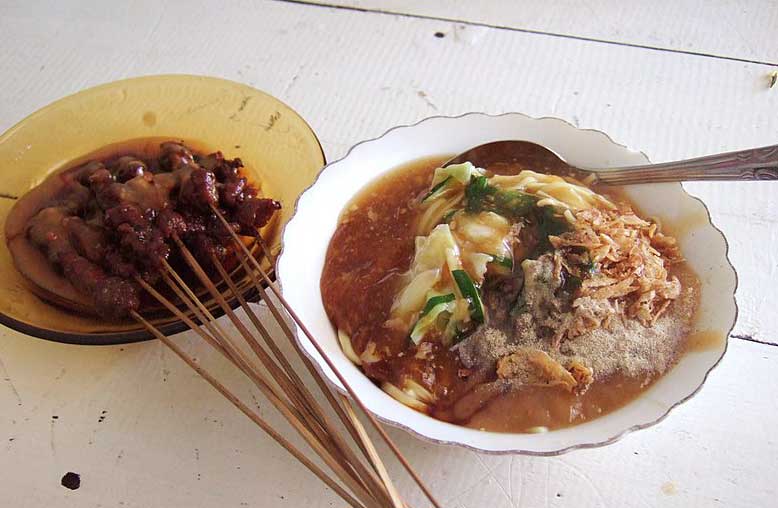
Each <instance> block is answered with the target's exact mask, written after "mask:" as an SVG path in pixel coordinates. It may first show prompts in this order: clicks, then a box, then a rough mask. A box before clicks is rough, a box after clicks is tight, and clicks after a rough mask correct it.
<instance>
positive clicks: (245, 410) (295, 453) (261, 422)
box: [132, 311, 364, 508]
mask: <svg viewBox="0 0 778 508" xmlns="http://www.w3.org/2000/svg"><path fill="white" fill-rule="evenodd" d="M132 316H133V318H135V319H136V320H137V321H139V322H140V323H141V324H143V325H144V326H145V327H146V328H147V329H148V330H149V331H150V332H151V333H152V334H153V335H154V336H155V337H157V338H158V339H159V340H160V341H162V343H163V344H165V345H166V346H167V347H168V348H170V349H171V350H172V351H173V352H174V353H175V354H176V355H178V357H179V358H181V359H182V360H183V361H184V362H185V363H186V364H187V365H189V366H190V367H191V368H192V369H194V370H195V372H197V373H198V374H199V375H200V376H201V377H202V378H203V379H205V380H206V381H207V382H208V383H209V384H210V385H211V386H213V387H214V388H215V389H216V390H217V391H218V392H219V393H221V394H222V395H223V396H224V397H226V398H227V400H229V401H230V402H232V404H233V405H235V407H237V408H238V409H240V410H241V411H242V412H243V414H245V415H246V416H247V417H249V418H250V419H251V420H252V421H253V422H254V423H256V424H257V425H258V426H259V427H260V428H261V429H262V430H263V431H265V433H267V434H268V435H269V436H270V437H271V438H273V440H275V441H276V442H277V443H278V444H279V445H281V446H282V447H283V448H284V449H285V450H286V451H288V452H289V453H290V454H292V455H293V456H294V457H295V458H296V459H297V460H299V461H300V462H301V463H302V464H303V465H304V466H305V467H307V468H308V469H309V470H310V471H311V472H312V473H313V474H315V475H316V476H317V477H318V478H319V479H320V480H321V481H323V482H324V483H325V484H326V485H327V486H328V487H330V488H331V489H332V490H334V491H335V492H337V493H338V495H339V496H341V497H342V498H343V499H344V500H345V501H346V502H347V503H348V504H349V505H351V506H352V507H354V508H364V506H363V505H362V504H361V503H360V502H359V501H357V500H356V499H354V498H353V497H352V496H351V495H350V494H349V493H348V492H347V491H346V490H345V489H343V487H341V486H340V485H339V484H338V483H337V482H335V481H333V480H332V479H331V478H330V477H329V476H327V474H326V473H325V472H324V471H323V470H322V469H321V468H320V467H319V466H317V465H316V464H314V463H313V462H312V461H311V460H310V459H308V457H306V456H305V454H303V453H302V452H301V451H300V450H298V449H297V448H296V447H295V446H294V445H293V444H291V443H290V442H289V441H288V440H286V439H285V438H284V437H283V436H282V435H281V434H279V433H278V432H276V431H275V430H274V429H273V427H272V426H271V425H269V424H268V423H267V422H265V420H263V419H262V417H260V416H259V415H258V414H256V413H255V412H254V411H252V410H251V409H249V407H248V406H246V405H245V404H244V403H243V402H241V401H240V399H238V398H237V397H236V396H235V395H233V394H232V392H230V391H229V390H228V389H227V388H226V387H225V386H224V385H223V384H221V383H220V382H219V381H217V380H216V378H214V377H213V376H212V375H211V374H209V373H208V372H207V371H206V370H205V369H203V368H202V367H201V366H200V365H198V364H197V362H196V361H195V360H194V359H193V358H192V357H190V356H189V355H187V354H186V353H185V352H184V351H183V350H182V349H181V348H179V347H178V346H177V345H176V344H175V343H174V342H173V341H172V340H170V339H169V338H168V337H165V336H164V335H163V334H162V333H160V332H159V330H157V329H156V328H155V327H154V326H153V325H152V324H151V323H149V322H148V321H146V320H145V319H144V318H143V317H142V316H141V315H140V314H138V313H137V312H134V311H133V313H132Z"/></svg>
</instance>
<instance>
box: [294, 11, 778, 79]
mask: <svg viewBox="0 0 778 508" xmlns="http://www.w3.org/2000/svg"><path fill="white" fill-rule="evenodd" d="M295 1H298V0H295ZM299 1H301V2H302V3H309V4H312V5H330V6H339V7H345V8H351V9H360V10H368V11H372V12H383V13H388V14H401V15H410V16H419V17H425V18H430V19H437V20H440V21H441V22H442V23H441V24H440V30H441V33H443V34H446V33H447V32H450V31H451V30H452V29H453V24H455V23H457V22H463V23H469V24H472V23H477V24H484V25H488V26H494V27H503V28H506V29H515V30H522V31H527V32H537V33H541V34H553V35H558V36H562V37H574V38H580V39H594V40H598V41H607V42H611V43H616V44H629V45H635V46H642V47H645V48H655V49H668V50H673V51H681V52H689V53H699V54H705V55H711V56H718V57H723V58H733V59H741V60H750V61H757V62H762V63H772V64H773V65H778V46H776V45H775V44H773V43H772V42H773V41H775V30H776V27H778V3H776V2H773V1H771V0H755V1H750V2H731V1H728V0H714V1H711V0H687V1H683V2H669V1H658V2H637V1H631V2H623V1H619V0H587V1H578V0H562V1H555V2H543V1H537V0H536V1H523V2H517V1H505V0H482V1H478V2H467V1H462V0H436V1H434V2H418V1H414V0H313V1H311V0H299Z"/></svg>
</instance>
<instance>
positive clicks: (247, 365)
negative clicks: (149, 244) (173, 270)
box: [139, 279, 381, 508]
mask: <svg viewBox="0 0 778 508" xmlns="http://www.w3.org/2000/svg"><path fill="white" fill-rule="evenodd" d="M139 283H140V284H141V286H142V287H144V289H146V290H147V291H149V293H151V294H152V296H154V297H155V298H157V300H159V301H160V303H162V304H163V305H164V306H166V307H167V308H168V310H170V311H171V312H173V313H174V314H175V315H176V316H177V317H179V318H180V319H182V320H183V321H184V322H185V323H186V324H187V325H189V326H192V327H194V328H193V329H194V330H195V331H196V332H197V333H198V334H199V335H200V336H201V337H203V339H205V340H206V342H208V343H209V344H210V345H212V346H213V342H214V341H216V342H219V340H218V339H214V338H213V337H210V336H209V335H208V334H206V333H205V332H203V331H202V329H201V328H199V327H197V326H196V325H195V324H194V323H193V322H192V321H191V319H189V318H188V317H187V316H186V315H185V314H184V313H182V312H181V311H180V310H179V309H178V308H176V307H175V305H173V304H172V302H170V301H169V300H168V299H167V298H165V297H164V296H163V295H161V294H160V293H159V292H158V291H156V290H155V289H154V288H153V287H151V286H150V285H148V283H146V282H145V281H143V280H142V279H139ZM155 335H156V334H155ZM219 338H220V339H221V344H222V346H223V349H224V350H226V351H227V353H228V354H227V358H228V359H231V360H232V361H233V362H234V363H235V362H237V363H236V365H237V366H238V368H239V369H241V370H242V371H243V372H244V374H246V375H247V376H248V377H249V378H250V379H251V380H252V382H254V384H255V385H256V386H257V387H258V388H259V389H260V391H261V392H262V393H263V395H265V397H266V398H267V399H268V400H269V401H270V402H271V404H273V406H274V407H275V408H276V410H278V411H279V413H281V414H282V416H284V418H285V419H286V420H287V421H288V422H289V423H290V424H291V426H292V427H293V428H294V429H295V430H296V431H297V432H298V433H299V434H300V435H301V436H302V437H303V439H304V440H305V441H306V442H307V444H308V445H309V446H310V447H311V448H312V449H313V450H314V451H315V452H316V453H317V454H318V455H319V456H320V457H321V458H322V460H323V461H324V462H325V463H326V464H327V466H328V467H329V468H330V469H331V470H332V471H333V472H334V473H335V474H336V475H337V476H338V478H339V479H340V480H341V481H342V482H343V483H344V484H345V485H347V486H348V487H349V489H350V490H351V492H353V493H354V495H356V496H357V497H358V498H359V499H360V500H361V502H362V503H363V504H364V506H365V507H366V508H381V505H380V504H377V501H376V500H375V498H374V497H373V496H372V494H371V493H370V492H369V491H368V490H366V489H365V488H364V487H363V486H362V484H361V483H360V482H359V481H357V480H356V478H355V477H354V476H352V475H351V474H350V473H349V472H348V469H347V466H345V465H344V464H343V463H341V462H339V461H338V460H337V458H336V457H333V456H332V455H331V453H330V451H329V450H327V449H326V448H325V447H324V446H322V444H321V443H320V442H319V440H318V439H317V438H316V437H315V436H314V435H313V434H312V433H311V432H310V430H309V429H308V428H307V426H306V425H305V424H304V423H302V421H301V420H302V419H301V417H299V411H298V410H297V408H294V407H293V406H290V405H288V404H287V403H286V402H285V401H284V400H283V399H282V398H280V397H278V396H276V394H275V393H274V392H273V390H272V386H271V385H269V384H268V383H267V380H266V379H265V378H264V376H262V374H261V373H260V372H259V371H258V369H256V368H255V367H253V366H252V365H251V362H250V360H247V359H246V358H245V357H244V355H243V354H242V352H241V351H240V350H236V349H235V348H234V346H233V345H232V344H231V343H230V340H229V337H228V336H220V337H219ZM215 349H217V350H218V349H219V348H215ZM198 373H199V372H198ZM217 389H218V388H217Z"/></svg>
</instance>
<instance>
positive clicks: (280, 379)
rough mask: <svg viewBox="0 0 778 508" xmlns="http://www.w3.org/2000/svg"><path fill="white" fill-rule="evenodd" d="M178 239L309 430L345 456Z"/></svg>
mask: <svg viewBox="0 0 778 508" xmlns="http://www.w3.org/2000/svg"><path fill="white" fill-rule="evenodd" d="M174 240H175V241H176V243H177V244H178V247H179V251H180V252H181V254H183V256H184V259H185V260H186V262H187V264H188V265H189V267H190V268H191V269H192V270H193V271H194V272H195V275H196V276H197V277H198V278H199V279H200V282H201V283H202V284H203V285H204V286H205V287H206V289H208V291H209V292H210V293H211V295H212V296H213V298H215V299H216V300H217V302H218V303H219V305H220V306H221V307H222V308H223V310H224V311H225V313H226V314H227V316H228V318H229V319H230V320H231V321H232V322H233V324H234V325H235V327H236V328H237V329H238V332H239V333H240V334H241V335H242V336H243V338H244V340H245V341H246V342H247V343H248V344H249V347H250V348H251V349H252V351H253V352H254V353H255V354H256V355H257V357H258V358H259V359H260V361H261V363H262V365H263V366H264V367H265V368H266V369H268V371H269V372H270V374H271V377H272V378H273V379H275V381H276V382H277V383H278V384H279V386H280V387H281V389H282V390H283V391H284V392H285V393H286V395H287V396H288V397H290V398H291V399H292V400H293V401H294V402H295V403H296V404H295V406H296V407H300V408H302V409H301V410H300V414H301V415H302V418H303V419H304V420H306V423H307V424H308V427H309V429H311V431H312V432H314V433H315V434H317V436H318V438H319V440H320V442H321V443H322V444H323V445H324V446H325V447H327V448H328V449H329V451H330V452H331V453H332V454H333V455H334V456H338V455H341V452H342V450H341V449H339V448H338V447H337V446H336V445H335V443H334V442H333V441H332V440H331V438H330V433H329V432H328V429H326V427H325V428H324V429H323V428H321V427H320V426H319V425H318V423H319V422H316V421H314V420H315V419H314V417H313V416H312V411H311V410H310V408H311V407H310V406H309V405H308V404H307V403H306V401H305V400H304V397H303V396H302V394H301V393H300V390H299V387H298V386H296V385H295V384H294V383H293V382H292V380H290V379H289V378H288V377H287V375H286V374H285V373H284V372H283V371H282V370H281V369H280V368H279V367H278V365H276V364H275V363H274V362H273V361H272V359H271V358H270V356H269V355H268V354H267V352H266V351H265V350H264V348H263V347H262V346H261V345H260V344H259V343H258V342H257V341H256V339H254V337H253V336H252V335H251V333H250V332H249V330H248V329H247V328H246V327H245V325H244V324H243V323H242V322H241V321H240V320H239V319H238V318H237V316H236V315H235V313H234V311H233V310H232V308H230V306H229V305H227V303H226V300H225V299H224V296H223V295H222V294H221V293H219V292H218V291H217V290H216V288H215V286H214V284H213V282H212V281H211V280H210V278H209V277H208V275H207V274H206V273H205V271H204V270H203V268H202V267H201V266H200V264H199V263H198V262H197V260H196V259H195V258H194V256H193V255H192V254H191V253H190V252H189V249H188V248H187V247H186V246H185V245H184V244H183V242H181V240H180V239H179V238H177V237H174ZM299 386H302V383H300V385H299Z"/></svg>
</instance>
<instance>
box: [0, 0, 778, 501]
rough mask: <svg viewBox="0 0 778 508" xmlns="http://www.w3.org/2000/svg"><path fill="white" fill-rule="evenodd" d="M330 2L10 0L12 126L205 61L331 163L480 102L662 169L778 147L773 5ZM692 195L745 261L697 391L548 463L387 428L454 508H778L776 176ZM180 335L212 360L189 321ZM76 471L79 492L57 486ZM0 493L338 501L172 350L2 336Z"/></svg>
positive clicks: (5, 114) (712, 1)
mask: <svg viewBox="0 0 778 508" xmlns="http://www.w3.org/2000/svg"><path fill="white" fill-rule="evenodd" d="M322 2H325V3H330V2H329V0H322ZM331 3H333V5H331V6H330V5H321V4H320V3H317V4H311V5H307V4H305V3H302V2H281V1H261V0H256V1H245V2H237V1H228V2H215V1H214V2H207V1H204V0H197V1H189V2H185V1H183V0H180V1H178V0H177V1H173V0H167V1H165V0H161V1H160V0H142V1H137V2H132V4H131V5H130V4H129V3H127V4H126V5H125V3H118V2H116V3H112V2H100V1H96V0H91V1H87V0H85V1H82V2H54V1H52V2H48V3H45V2H32V1H23V0H0V48H2V50H0V83H1V84H2V98H1V99H0V130H5V129H6V128H8V127H10V126H12V125H13V124H14V123H16V122H17V121H19V120H21V119H22V118H23V117H25V116H26V115H27V114H29V113H31V112H32V111H34V110H36V109H38V108H39V107H41V106H44V105H45V104H47V103H49V102H51V101H52V100H55V99H57V98H60V97H62V96H64V95H67V94H70V93H73V92H76V91H78V90H80V89H83V88H85V87H88V86H92V85H96V84H99V83H103V82H107V81H112V80H116V79H120V78H125V77H130V76H137V75H143V74H153V73H195V74H208V75H214V76H221V77H225V78H228V79H233V80H237V81H242V82H245V83H248V84H250V85H253V86H255V87H257V88H260V89H263V90H265V91H267V92H269V93H271V94H273V95H275V96H277V97H279V98H280V99H282V100H283V101H285V102H287V103H289V104H290V105H292V107H294V108H296V109H297V110H298V111H299V112H300V113H301V114H302V115H303V116H304V117H305V118H306V119H307V120H308V121H309V122H310V123H311V125H312V126H313V128H314V129H315V130H316V132H317V133H318V134H319V136H320V138H321V141H322V144H323V146H324V149H325V151H326V154H327V158H328V159H329V160H335V159H337V158H339V157H341V156H342V155H344V153H345V152H346V150H347V149H348V147H350V146H351V145H353V144H354V143H356V142H357V141H360V140H362V139H365V138H371V137H375V136H378V135H380V134H381V133H383V132H384V131H385V130H386V129H388V128H390V127H392V126H394V125H397V124H407V123H412V122H415V121H417V120H419V119H421V118H423V117H426V116H431V115H441V114H443V115H452V114H459V113H463V112H467V111H485V112H490V113H499V112H505V111H520V112H523V113H527V114H529V115H533V116H547V115H548V116H557V117H560V118H564V119H566V120H568V121H570V122H572V123H574V124H575V125H578V126H581V127H587V128H594V129H599V130H603V131H605V132H607V133H609V134H610V135H611V136H612V137H613V138H614V139H615V140H616V141H618V142H620V143H624V144H627V145H628V146H630V147H633V148H638V149H641V150H643V151H645V152H646V153H647V154H648V155H649V156H650V157H651V158H652V159H653V160H655V161H663V160H670V159H676V158H682V157H690V156H695V155H701V154H705V153H710V152H715V151H724V150H734V149H739V148H746V147H750V146H758V145H767V144H774V143H778V86H776V87H775V88H773V89H768V81H769V79H768V75H769V73H770V72H772V71H773V70H775V69H776V66H778V4H776V3H775V2H773V1H771V0H762V1H759V0H755V1H750V2H730V1H725V0H708V1H706V0H686V1H678V2H664V1H658V2H645V3H642V5H631V4H637V3H638V2H623V1H622V2H619V1H615V0H614V1H609V0H589V1H588V2H578V1H573V0H568V1H560V2H545V1H540V0H526V1H525V2H521V3H520V2H510V3H509V2H503V1H500V0H490V1H481V2H467V1H455V0H437V1H426V2H414V1H409V0H405V1H395V2H391V1H388V0H369V1H364V2H358V1H342V2H331ZM335 3H337V4H339V5H337V6H335V5H334V4H335ZM0 171H2V169H1V168H0ZM0 175H2V173H0ZM0 177H1V176H0ZM687 188H688V189H689V191H691V192H692V193H694V194H696V195H698V196H700V197H702V198H703V199H704V200H705V201H706V202H707V203H708V205H709V207H710V210H711V213H712V216H713V220H714V222H715V223H716V224H717V225H718V226H720V227H721V228H722V230H723V231H724V232H725V234H726V235H727V237H728V238H729V242H730V246H731V253H730V255H731V258H732V261H733V263H734V264H735V266H736V268H737V269H738V272H739V274H740V287H739V289H738V301H739V303H740V319H739V322H738V325H737V327H736V328H735V330H734V332H733V335H732V337H731V338H730V341H729V351H728V353H727V355H726V356H725V358H724V360H723V361H722V363H721V365H720V366H719V367H718V368H717V369H716V370H715V371H714V372H713V374H712V375H711V377H710V378H709V380H708V382H707V384H706V385H705V387H704V388H703V389H702V391H701V392H700V393H699V394H698V395H697V396H696V397H694V398H693V399H692V400H691V401H689V402H687V403H686V404H684V405H683V406H682V407H680V408H678V409H677V410H675V411H673V412H672V414H671V415H670V417H669V418H667V419H666V420H665V421H664V422H662V423H661V424H659V425H657V426H655V427H653V428H651V429H648V430H644V431H641V432H638V433H636V434H632V435H629V436H627V437H626V438H624V439H622V440H621V441H620V442H618V443H616V444H613V445H611V446H608V447H605V448H600V449H594V450H585V451H577V452H574V453H570V454H567V455H564V456H561V457H555V458H532V457H520V456H515V457H511V456H487V455H479V454H476V453H473V452H469V451H464V450H459V449H454V448H446V447H440V446H434V445H429V444H425V443H422V442H420V441H418V440H416V439H414V438H412V437H411V436H408V435H406V434H404V433H403V432H401V431H397V430H392V431H391V434H392V436H393V437H395V438H396V439H397V441H398V442H399V444H400V446H401V448H402V449H403V450H404V451H405V452H406V453H407V454H408V456H409V458H410V460H411V462H413V464H414V465H415V466H416V467H417V468H418V469H419V470H420V472H421V473H422V475H423V476H424V477H425V478H426V479H427V480H428V482H429V483H430V486H431V488H432V490H433V491H434V492H436V493H437V494H438V496H439V497H440V498H441V499H442V500H443V501H444V504H445V505H446V506H450V507H458V508H478V507H497V508H507V507H511V508H513V507H536V506H547V507H561V506H573V505H575V506H581V507H588V506H613V507H622V506H637V507H643V506H660V505H661V506H678V507H687V506H706V507H707V506H743V507H751V506H759V507H766V506H776V505H778V501H776V499H778V497H777V496H778V487H777V485H778V440H777V439H776V431H775V429H776V428H778V397H776V394H778V369H777V368H776V367H778V347H776V346H778V317H776V316H778V314H777V313H776V311H775V298H776V296H778V295H777V294H776V290H775V280H776V276H778V254H777V253H778V200H776V199H775V195H776V193H777V192H778V184H775V183H769V184H767V183H766V184H747V183H743V184H735V183H731V184H689V185H687ZM179 340H181V341H184V342H186V341H188V347H189V348H190V349H191V350H193V351H194V352H195V353H196V354H197V355H198V356H207V355H208V353H207V352H206V350H205V349H204V347H203V346H202V345H201V344H199V343H198V342H197V341H196V340H194V338H193V336H192V334H191V332H190V333H187V334H183V336H182V337H180V338H179ZM247 389H248V388H247ZM394 470H395V472H396V473H397V475H396V476H397V478H398V479H399V485H400V487H401V489H402V490H403V491H405V492H407V493H408V498H409V501H411V502H412V503H415V505H416V506H425V505H424V504H423V503H421V497H420V495H419V494H418V492H416V491H415V490H413V489H412V488H411V484H410V483H409V481H408V480H407V479H406V477H405V476H404V475H402V474H401V473H400V470H399V468H397V467H395V468H394ZM68 471H73V472H77V473H79V474H80V475H81V487H80V488H79V489H78V490H68V489H65V488H64V487H62V486H61V485H60V478H61V477H62V475H63V474H65V473H66V472H68ZM0 506H3V507H9V508H16V507H36V508H37V507H49V506H53V507H79V508H82V507H126V508H129V507H143V508H146V507H160V508H172V507H193V508H194V507H204V508H205V507H208V508H210V507H219V508H222V507H233V506H234V507H241V506H253V507H262V508H264V507H277V506H289V507H296V506H306V507H308V508H319V507H329V506H342V503H341V502H340V501H339V500H338V499H337V498H336V497H335V496H334V495H333V494H332V493H331V492H328V491H327V490H325V489H324V488H322V486H321V485H320V483H318V482H317V481H316V480H314V479H313V478H312V477H311V476H310V475H309V474H308V473H307V472H306V471H304V470H303V468H302V467H301V466H299V465H298V464H296V463H295V462H294V461H293V459H291V458H290V457H288V456H287V455H285V453H284V452H283V451H282V450H281V449H280V448H279V447H278V446H276V445H275V444H274V443H272V442H271V441H270V440H269V439H267V438H265V437H264V436H263V435H262V434H261V433H260V432H259V431H258V430H257V429H255V428H254V427H252V425H251V424H250V422H249V421H248V420H247V419H246V418H245V417H243V416H242V415H241V414H239V413H238V412H237V411H235V410H234V409H233V408H232V407H231V406H229V405H228V403H227V402H225V401H224V400H222V399H221V398H220V397H219V395H218V394H216V393H215V392H214V391H212V390H211V389H210V388H209V387H208V386H206V384H205V383H204V382H202V381H201V380H199V379H198V378H197V377H196V375H195V374H194V373H192V372H191V371H190V370H189V369H188V367H186V366H184V365H183V364H182V363H181V362H180V361H178V359H176V358H174V357H173V356H172V355H171V354H170V353H169V352H168V351H167V350H166V349H164V348H163V346H161V345H160V344H158V343H156V342H145V343H141V344H134V345H127V346H116V347H102V348H84V347H76V346H66V345H60V344H55V343H51V342H46V341H42V340H37V339H31V338H28V337H24V336H22V335H20V334H18V333H16V332H13V331H11V330H9V329H5V328H3V329H0Z"/></svg>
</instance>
